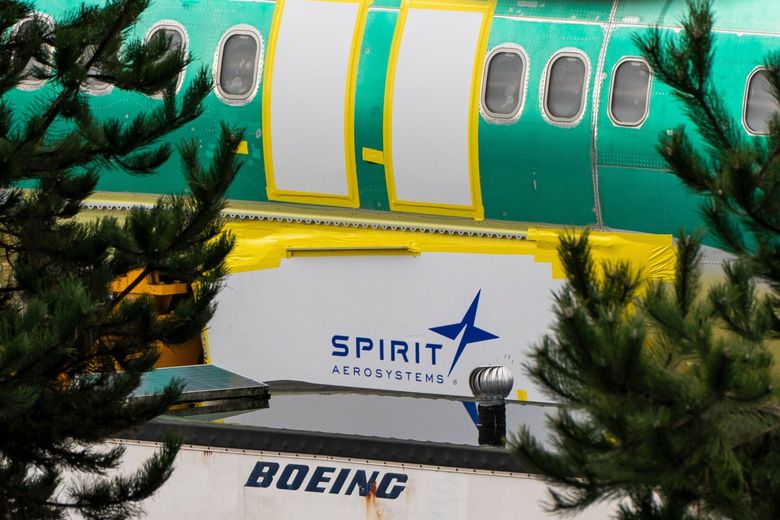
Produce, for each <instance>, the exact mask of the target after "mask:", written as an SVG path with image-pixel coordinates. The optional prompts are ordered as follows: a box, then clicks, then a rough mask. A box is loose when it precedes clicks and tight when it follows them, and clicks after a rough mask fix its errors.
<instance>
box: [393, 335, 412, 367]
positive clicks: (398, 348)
mask: <svg viewBox="0 0 780 520" xmlns="http://www.w3.org/2000/svg"><path fill="white" fill-rule="evenodd" d="M408 351H409V345H407V344H406V342H405V341H401V340H399V339H393V340H390V361H395V356H396V355H399V356H401V357H403V358H404V362H406V363H408V362H409V358H408V357H406V353H407V352H408Z"/></svg>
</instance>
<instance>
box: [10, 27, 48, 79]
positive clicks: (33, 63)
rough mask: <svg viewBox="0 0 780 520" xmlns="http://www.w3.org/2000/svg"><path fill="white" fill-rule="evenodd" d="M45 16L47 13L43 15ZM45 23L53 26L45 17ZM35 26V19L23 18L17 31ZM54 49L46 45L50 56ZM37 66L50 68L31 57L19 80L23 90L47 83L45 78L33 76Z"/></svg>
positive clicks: (45, 68)
mask: <svg viewBox="0 0 780 520" xmlns="http://www.w3.org/2000/svg"><path fill="white" fill-rule="evenodd" d="M43 16H45V15H43ZM44 23H45V24H46V25H47V26H48V27H50V28H51V21H49V20H48V19H44ZM32 28H33V20H31V19H27V20H22V21H21V22H20V23H19V25H17V27H16V33H17V34H19V33H23V32H24V31H26V30H31V29H32ZM51 52H52V49H51V48H50V47H49V46H47V47H46V53H47V55H48V56H51ZM36 68H39V69H40V68H43V69H44V70H48V68H47V67H44V65H43V64H42V63H41V62H39V61H38V60H36V59H35V58H30V61H28V62H27V64H26V65H25V66H24V70H23V71H22V77H23V79H22V81H20V82H19V85H18V86H19V88H20V89H22V90H35V89H37V88H40V87H42V86H43V84H44V83H46V80H45V79H38V78H35V77H33V76H32V73H33V71H34V70H35V69H36Z"/></svg>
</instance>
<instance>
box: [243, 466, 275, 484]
mask: <svg viewBox="0 0 780 520" xmlns="http://www.w3.org/2000/svg"><path fill="white" fill-rule="evenodd" d="M277 471H279V464H277V463H276V462H258V463H257V464H255V467H254V469H253V470H252V473H250V474H249V478H248V479H247V481H246V484H244V486H246V487H259V488H267V487H268V486H270V485H271V482H273V480H274V475H276V472H277Z"/></svg>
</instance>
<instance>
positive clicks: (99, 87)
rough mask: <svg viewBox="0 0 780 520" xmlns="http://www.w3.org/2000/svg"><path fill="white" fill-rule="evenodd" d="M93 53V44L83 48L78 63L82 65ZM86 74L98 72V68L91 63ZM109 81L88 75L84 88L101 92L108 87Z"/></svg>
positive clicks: (91, 74)
mask: <svg viewBox="0 0 780 520" xmlns="http://www.w3.org/2000/svg"><path fill="white" fill-rule="evenodd" d="M94 54H95V46H94V45H90V46H88V47H87V48H86V49H84V55H83V56H82V57H81V58H80V59H79V64H81V65H84V64H86V63H87V62H88V61H89V60H90V59H92V56H93V55H94ZM87 74H88V75H89V76H93V75H97V74H100V68H99V67H98V66H97V65H96V64H94V63H93V64H92V66H91V67H90V68H89V70H88V71H87ZM110 86H111V84H110V83H106V82H105V81H101V80H99V79H97V78H94V77H88V78H87V80H86V81H85V82H84V90H87V91H91V92H103V91H105V90H106V89H108V87H110Z"/></svg>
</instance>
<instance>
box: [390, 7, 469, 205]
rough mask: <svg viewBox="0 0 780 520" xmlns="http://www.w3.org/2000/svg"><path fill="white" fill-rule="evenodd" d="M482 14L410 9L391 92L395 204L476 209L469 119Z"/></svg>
mask: <svg viewBox="0 0 780 520" xmlns="http://www.w3.org/2000/svg"><path fill="white" fill-rule="evenodd" d="M483 17H484V13H483V12H481V11H462V12H461V11H444V10H438V9H436V10H428V9H410V10H409V12H408V15H407V19H406V24H405V26H404V29H403V36H402V40H401V45H400V48H399V52H398V60H397V65H396V70H395V83H394V86H393V92H392V96H393V99H392V164H393V176H394V180H395V192H396V199H397V200H398V201H404V202H426V203H434V204H448V205H459V206H469V207H470V206H472V195H471V185H470V181H469V114H470V110H471V84H472V75H473V73H474V56H475V53H476V49H477V44H478V41H479V35H480V29H481V27H482V21H483Z"/></svg>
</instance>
